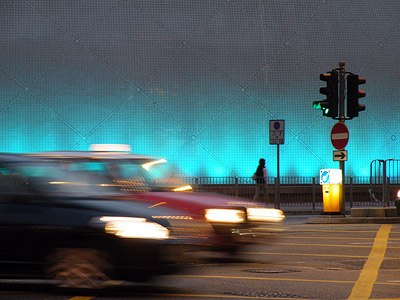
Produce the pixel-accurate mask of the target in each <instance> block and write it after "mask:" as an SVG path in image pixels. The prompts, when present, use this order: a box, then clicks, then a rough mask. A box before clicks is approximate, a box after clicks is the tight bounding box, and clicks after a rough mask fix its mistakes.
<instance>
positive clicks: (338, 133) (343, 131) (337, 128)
mask: <svg viewBox="0 0 400 300" xmlns="http://www.w3.org/2000/svg"><path fill="white" fill-rule="evenodd" d="M331 142H332V146H333V147H334V148H335V149H336V150H343V149H344V148H346V146H347V143H348V142H349V130H348V129H347V126H346V125H344V123H336V124H335V125H333V127H332V130H331Z"/></svg>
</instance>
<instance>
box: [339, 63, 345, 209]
mask: <svg viewBox="0 0 400 300" xmlns="http://www.w3.org/2000/svg"><path fill="white" fill-rule="evenodd" d="M345 65H346V63H345V62H339V90H340V93H339V122H340V123H343V124H344V120H345V115H344V92H345V84H346V83H345V76H346V70H345ZM339 168H340V169H341V170H342V189H341V192H340V193H341V195H340V198H341V201H342V203H343V205H342V207H340V212H341V213H342V214H343V215H346V210H345V203H346V202H345V201H346V197H345V196H346V193H345V184H346V183H345V179H346V176H345V169H344V161H339Z"/></svg>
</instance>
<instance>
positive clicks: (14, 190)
mask: <svg viewBox="0 0 400 300" xmlns="http://www.w3.org/2000/svg"><path fill="white" fill-rule="evenodd" d="M30 194H31V193H30V191H29V187H28V180H27V178H26V177H25V176H23V175H21V174H19V173H17V172H15V171H13V170H9V169H6V168H0V202H3V203H4V202H15V201H27V199H28V198H30Z"/></svg>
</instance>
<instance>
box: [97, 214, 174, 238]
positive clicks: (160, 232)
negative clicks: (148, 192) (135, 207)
mask: <svg viewBox="0 0 400 300" xmlns="http://www.w3.org/2000/svg"><path fill="white" fill-rule="evenodd" d="M99 221H100V222H102V223H104V224H105V227H104V230H105V232H106V233H108V234H114V235H116V236H119V237H121V238H136V239H156V240H164V239H168V237H169V231H168V229H167V228H165V227H163V226H161V225H160V224H158V223H154V222H149V221H147V220H146V219H144V218H130V217H101V218H100V219H99Z"/></svg>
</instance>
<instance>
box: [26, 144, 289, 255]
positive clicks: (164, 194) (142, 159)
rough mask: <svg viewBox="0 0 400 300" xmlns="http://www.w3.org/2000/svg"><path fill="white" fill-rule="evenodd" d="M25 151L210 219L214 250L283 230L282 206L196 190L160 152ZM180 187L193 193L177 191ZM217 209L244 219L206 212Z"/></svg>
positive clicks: (135, 196)
mask: <svg viewBox="0 0 400 300" xmlns="http://www.w3.org/2000/svg"><path fill="white" fill-rule="evenodd" d="M23 155H24V156H27V157H34V158H38V159H42V160H44V161H48V162H54V161H56V162H58V163H59V164H63V165H65V166H66V167H68V168H71V169H74V170H78V169H80V170H82V169H84V170H86V171H89V172H93V173H96V174H97V176H98V180H99V183H100V182H101V183H106V182H108V183H109V184H110V187H107V188H111V189H112V188H115V189H116V190H118V191H122V192H123V193H125V196H124V197H125V199H129V200H133V201H139V202H143V203H147V204H151V205H154V206H160V207H168V208H172V209H178V210H183V211H185V212H186V213H187V214H189V215H190V216H191V217H192V218H193V219H196V220H199V221H208V222H209V223H210V225H211V226H212V227H213V229H214V238H213V241H212V245H211V246H212V247H211V248H210V249H212V250H222V251H227V252H235V251H236V250H237V249H238V247H239V246H240V245H242V244H249V243H254V242H259V241H260V240H262V241H263V242H269V241H272V240H273V238H275V237H276V234H275V233H276V232H277V231H279V229H278V230H276V227H275V226H274V225H276V224H279V223H280V222H281V221H282V220H283V219H284V214H283V212H282V211H280V210H277V209H272V208H267V207H266V206H265V205H263V204H261V203H255V202H251V201H247V200H245V199H239V198H234V197H230V196H222V195H215V194H207V193H197V192H193V190H192V188H191V186H188V185H185V184H184V183H183V182H182V181H181V180H180V174H179V171H176V170H175V169H172V170H171V169H169V168H167V167H166V168H164V164H165V163H166V160H165V159H162V158H159V157H154V156H148V155H140V154H132V153H129V152H118V151H116V152H112V151H64V152H63V151H49V152H36V153H24V154H23ZM179 190H184V191H187V190H189V192H176V191H179ZM218 210H220V211H221V212H222V213H224V212H232V213H237V214H240V215H241V216H240V220H229V219H226V220H225V219H218V216H217V218H216V219H215V218H214V219H211V218H208V217H207V212H218ZM256 210H257V211H258V212H260V211H261V212H262V213H263V214H264V215H262V214H259V215H257V216H254V213H251V212H254V211H256ZM214 215H215V214H214ZM265 236H268V239H264V237H265ZM261 238H262V239H261Z"/></svg>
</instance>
